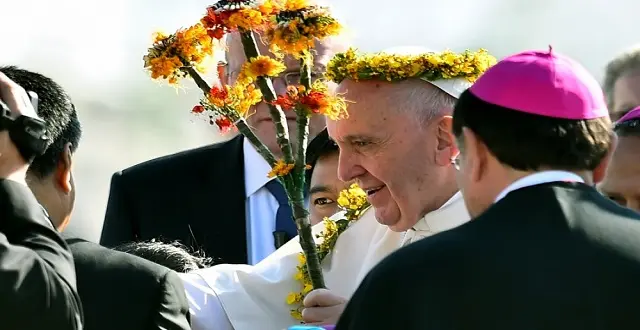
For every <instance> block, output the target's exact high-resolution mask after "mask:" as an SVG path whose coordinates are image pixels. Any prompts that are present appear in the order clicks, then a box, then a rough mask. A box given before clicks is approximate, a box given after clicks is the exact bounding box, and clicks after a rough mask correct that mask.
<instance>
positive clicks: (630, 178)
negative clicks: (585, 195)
mask: <svg viewBox="0 0 640 330" xmlns="http://www.w3.org/2000/svg"><path fill="white" fill-rule="evenodd" d="M598 188H599V189H600V191H601V192H602V193H603V194H604V195H605V196H607V197H609V198H610V199H611V200H613V201H615V202H616V203H618V204H620V205H622V206H625V207H628V208H631V209H633V210H636V211H638V212H640V137H637V136H625V137H620V139H619V140H618V145H617V147H616V150H615V151H614V152H613V156H612V158H611V161H610V162H609V166H608V167H607V172H606V175H605V178H604V180H603V181H602V183H600V185H599V187H598Z"/></svg>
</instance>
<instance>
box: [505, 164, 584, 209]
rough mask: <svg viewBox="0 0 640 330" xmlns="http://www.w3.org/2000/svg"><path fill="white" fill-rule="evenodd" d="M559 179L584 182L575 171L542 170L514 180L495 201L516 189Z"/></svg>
mask: <svg viewBox="0 0 640 330" xmlns="http://www.w3.org/2000/svg"><path fill="white" fill-rule="evenodd" d="M558 181H569V182H581V183H584V180H582V178H581V177H579V176H578V175H577V174H575V173H571V172H567V171H542V172H538V173H534V174H530V175H527V176H525V177H523V178H520V179H518V180H516V181H514V182H513V183H512V184H510V185H509V186H507V188H505V189H504V190H503V191H502V192H501V193H500V194H499V195H498V197H496V200H495V202H494V203H497V202H498V201H499V200H501V199H503V198H504V197H505V196H507V194H508V193H510V192H512V191H514V190H518V189H522V188H525V187H529V186H535V185H539V184H543V183H549V182H558Z"/></svg>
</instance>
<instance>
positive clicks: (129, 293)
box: [67, 238, 190, 330]
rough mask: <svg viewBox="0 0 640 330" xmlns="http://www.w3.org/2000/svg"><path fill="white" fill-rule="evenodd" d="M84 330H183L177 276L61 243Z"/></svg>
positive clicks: (184, 308) (78, 243)
mask: <svg viewBox="0 0 640 330" xmlns="http://www.w3.org/2000/svg"><path fill="white" fill-rule="evenodd" d="M67 243H68V244H69V248H70V249H71V252H72V253H73V258H74V261H75V265H76V273H77V277H78V293H79V294H80V299H81V301H82V305H83V310H84V323H85V327H84V329H85V330H102V329H104V330H113V329H118V330H129V329H130V330H152V329H163V330H187V329H190V327H189V322H188V319H189V304H188V302H187V298H186V295H185V292H184V287H183V286H182V282H181V281H180V278H178V275H177V274H176V273H175V272H173V271H172V270H170V269H168V268H166V267H163V266H160V265H158V264H155V263H153V262H150V261H147V260H145V259H142V258H139V257H136V256H133V255H130V254H127V253H124V252H119V251H114V250H110V249H107V248H105V247H102V246H100V245H98V244H95V243H91V242H87V241H84V240H81V239H76V238H72V239H67Z"/></svg>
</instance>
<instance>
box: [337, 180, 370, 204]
mask: <svg viewBox="0 0 640 330" xmlns="http://www.w3.org/2000/svg"><path fill="white" fill-rule="evenodd" d="M366 203H367V193H366V192H365V191H364V190H362V188H360V187H359V186H358V185H357V184H355V183H354V184H352V185H351V186H350V187H349V189H345V190H343V191H341V192H340V196H339V197H338V205H340V206H341V207H343V208H345V209H352V210H356V209H359V208H361V207H362V206H363V205H364V204H366Z"/></svg>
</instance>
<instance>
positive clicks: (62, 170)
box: [56, 143, 73, 194]
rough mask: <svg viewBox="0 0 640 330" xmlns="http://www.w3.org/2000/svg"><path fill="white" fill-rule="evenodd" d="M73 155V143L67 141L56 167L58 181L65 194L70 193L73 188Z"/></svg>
mask: <svg viewBox="0 0 640 330" xmlns="http://www.w3.org/2000/svg"><path fill="white" fill-rule="evenodd" d="M71 156H72V155H71V143H67V144H65V146H64V149H63V151H62V154H61V155H60V158H59V159H58V165H57V167H56V182H57V183H58V186H59V187H60V189H61V190H62V191H63V192H64V193H65V194H69V193H71V191H72V190H73V182H72V178H71V169H72V167H73V160H72V158H71Z"/></svg>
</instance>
